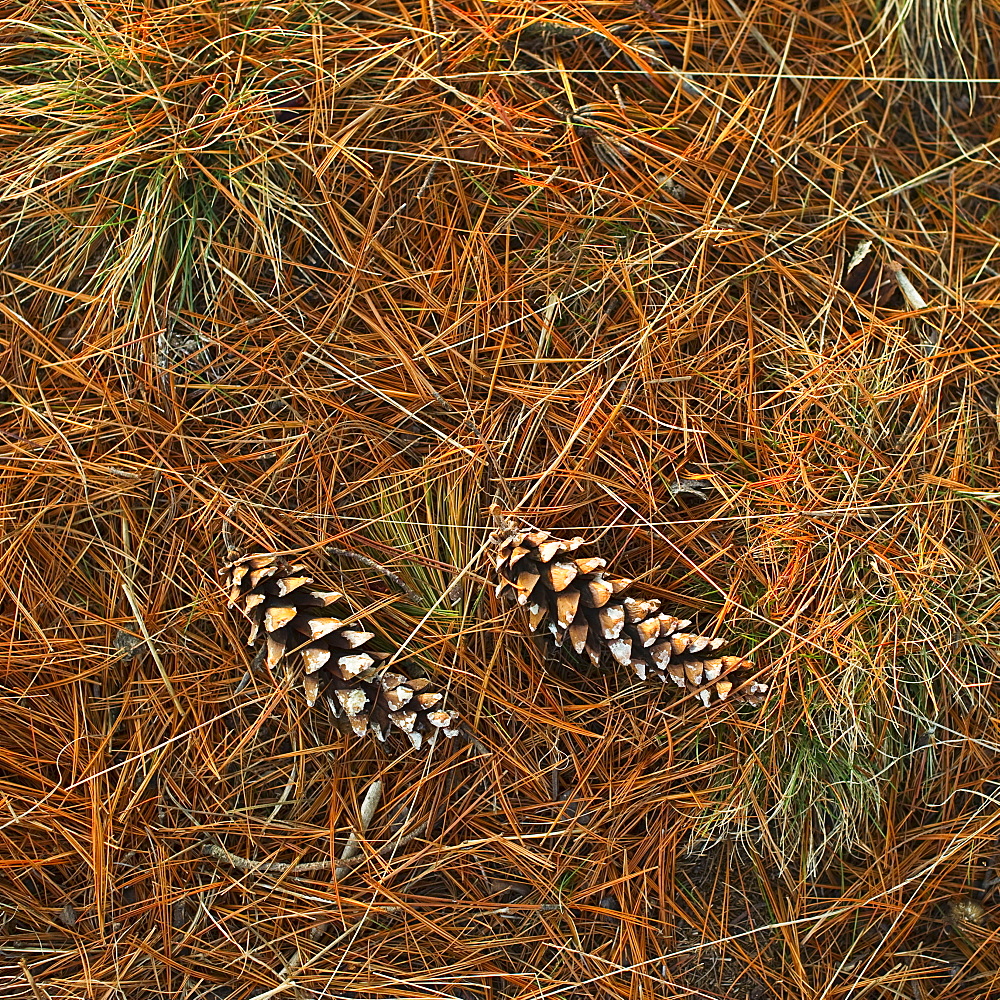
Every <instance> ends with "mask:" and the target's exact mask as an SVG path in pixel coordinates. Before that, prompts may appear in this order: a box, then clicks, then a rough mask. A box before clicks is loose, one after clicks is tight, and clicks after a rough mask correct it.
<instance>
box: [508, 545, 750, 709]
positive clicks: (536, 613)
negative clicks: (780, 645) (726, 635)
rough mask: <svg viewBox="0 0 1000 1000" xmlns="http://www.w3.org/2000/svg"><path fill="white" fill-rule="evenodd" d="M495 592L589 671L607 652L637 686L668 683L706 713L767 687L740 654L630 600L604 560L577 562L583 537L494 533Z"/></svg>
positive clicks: (654, 605)
mask: <svg viewBox="0 0 1000 1000" xmlns="http://www.w3.org/2000/svg"><path fill="white" fill-rule="evenodd" d="M493 539H494V541H495V543H496V549H495V566H496V571H497V575H498V577H499V582H498V584H497V594H498V595H499V596H501V597H505V598H507V599H509V600H512V601H514V602H516V603H517V604H519V605H521V606H522V607H524V608H525V609H526V610H527V614H528V628H529V629H530V630H531V631H532V632H534V633H540V634H547V635H549V636H550V637H551V638H552V640H553V641H554V643H555V645H556V646H557V647H562V646H563V645H566V644H568V645H569V646H570V647H572V649H573V651H574V652H575V653H577V654H579V655H584V654H585V655H586V656H588V657H589V658H590V660H591V662H592V663H593V664H594V665H595V666H599V665H600V663H601V657H602V653H604V652H607V653H608V654H610V656H611V657H612V658H613V659H614V660H615V661H616V662H618V663H619V664H621V665H622V666H624V667H629V668H630V669H631V670H632V671H633V672H634V673H635V675H636V676H637V677H638V678H639V679H640V680H654V679H655V680H659V681H661V682H664V683H665V682H666V681H668V680H670V681H672V682H673V683H674V684H676V685H677V686H678V687H680V688H683V689H685V690H686V691H689V692H692V693H694V694H696V696H697V697H698V698H699V699H700V700H701V701H702V703H703V704H704V705H705V706H706V707H708V706H710V705H712V704H713V703H716V702H720V701H726V700H732V701H735V700H741V701H748V702H751V703H753V704H759V703H760V702H761V701H762V700H763V695H764V693H765V692H766V691H767V685H766V684H763V683H761V682H759V681H756V680H754V679H753V678H752V674H753V670H754V667H753V664H752V663H750V661H749V660H747V659H745V658H744V657H742V656H717V655H715V654H716V652H717V651H718V650H719V649H721V648H722V647H723V646H725V645H726V640H724V639H718V638H710V637H709V636H704V635H696V634H694V633H692V632H687V631H685V629H687V628H688V627H689V626H690V625H691V622H690V621H686V620H684V619H681V618H675V617H673V616H672V615H669V614H666V613H664V612H662V611H661V610H660V602H659V601H658V600H656V599H655V598H650V599H647V600H641V599H639V598H636V597H633V596H631V595H630V593H629V591H630V588H631V586H632V581H631V580H628V579H625V578H623V577H618V576H607V575H605V573H604V570H605V567H606V566H607V563H606V561H605V560H604V559H598V558H593V557H585V558H581V557H579V556H578V555H577V551H578V550H579V549H580V548H581V547H582V546H583V545H584V544H585V542H584V539H582V538H580V537H574V538H569V539H560V538H554V537H553V536H552V535H550V534H549V533H548V532H546V531H499V532H497V533H495V534H494V535H493Z"/></svg>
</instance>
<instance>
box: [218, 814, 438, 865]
mask: <svg viewBox="0 0 1000 1000" xmlns="http://www.w3.org/2000/svg"><path fill="white" fill-rule="evenodd" d="M426 827H427V824H426V823H421V824H420V825H419V826H417V827H414V828H413V830H412V831H411V832H410V833H407V834H405V835H404V836H400V837H396V839H395V840H392V841H390V842H389V843H388V844H386V845H385V847H383V848H381V849H380V850H379V851H378V852H377V853H376V854H375V855H374V857H376V858H385V857H388V856H389V855H391V854H392V853H393V851H395V850H397V849H398V848H400V847H402V846H403V845H404V844H408V843H409V842H410V841H411V840H416V839H417V837H419V836H420V835H421V834H422V833H423V832H424V830H425V829H426ZM201 851H202V854H205V855H207V856H208V857H210V858H216V859H217V860H219V861H225V862H227V863H228V864H231V865H232V866H233V867H234V868H238V869H239V870H240V871H243V872H261V873H263V874H267V875H282V874H285V873H288V874H291V875H298V874H299V873H300V872H321V871H327V870H328V869H330V868H333V866H334V865H336V866H337V868H338V869H340V868H353V867H354V866H355V865H359V864H361V863H362V862H364V861H368V860H369V858H368V856H367V855H362V856H361V857H359V858H358V857H355V858H349V859H346V860H345V859H343V858H341V859H340V860H338V861H333V860H332V859H329V860H327V861H302V862H299V863H298V864H289V863H287V862H284V861H251V860H250V859H249V858H241V857H240V856H239V855H238V854H233V853H232V852H231V851H227V850H226V849H225V848H224V847H220V846H219V845H218V844H202V848H201Z"/></svg>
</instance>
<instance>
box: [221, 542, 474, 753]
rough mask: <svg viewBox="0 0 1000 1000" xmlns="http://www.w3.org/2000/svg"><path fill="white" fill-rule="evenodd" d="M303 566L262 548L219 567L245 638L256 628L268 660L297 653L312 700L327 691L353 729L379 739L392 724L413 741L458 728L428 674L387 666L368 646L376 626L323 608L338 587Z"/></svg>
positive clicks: (384, 655) (448, 733)
mask: <svg viewBox="0 0 1000 1000" xmlns="http://www.w3.org/2000/svg"><path fill="white" fill-rule="evenodd" d="M304 570H305V566H304V565H298V564H296V565H292V564H291V563H289V562H288V561H287V560H285V559H282V558H280V557H278V556H274V555H272V554H270V553H267V552H258V553H252V554H251V555H247V556H243V557H242V558H241V559H237V560H235V561H234V562H231V563H229V564H228V565H227V566H225V567H224V568H223V569H222V573H223V574H225V575H226V581H227V585H228V587H229V606H230V607H236V608H239V609H240V611H242V612H243V614H244V615H246V617H247V618H249V619H250V622H251V626H252V627H251V630H250V636H249V638H248V640H247V642H248V643H249V644H253V643H254V642H256V641H257V640H258V638H260V636H261V634H262V633H263V636H264V638H265V640H266V643H267V658H266V662H267V665H268V667H270V668H272V669H273V668H274V667H276V666H278V664H279V663H281V661H282V660H283V659H286V658H289V659H295V660H297V661H298V663H299V664H300V665H301V668H302V671H303V673H302V686H303V689H304V691H305V696H306V701H307V702H308V703H309V706H310V707H312V706H313V705H315V704H316V702H317V700H318V699H319V697H320V694H321V693H324V694H326V696H327V699H328V701H329V703H330V706H331V708H332V709H333V711H334V714H335V715H336V716H337V717H338V718H339V717H340V716H341V715H344V716H346V718H347V721H348V722H349V723H350V725H351V728H352V729H353V730H354V732H355V733H357V735H358V736H364V735H365V734H366V733H371V734H372V735H374V736H375V737H376V738H377V739H379V740H384V739H385V738H386V735H387V734H388V733H389V732H390V731H391V729H392V728H393V727H395V728H396V729H399V730H400V731H401V732H403V733H405V734H406V736H407V738H408V739H409V741H410V743H412V744H413V746H414V747H416V748H419V747H420V745H421V744H422V743H423V741H424V739H425V738H433V737H435V736H436V735H437V733H438V732H443V733H444V734H445V736H455V735H457V734H458V718H459V717H458V713H457V712H453V711H450V710H448V709H445V708H444V693H443V692H442V691H439V690H438V689H437V688H436V686H435V685H434V683H433V682H432V681H431V680H429V679H428V678H426V677H410V676H409V675H408V674H407V673H405V672H403V671H404V669H405V668H401V667H400V666H399V665H398V664H395V665H394V669H393V670H391V671H390V670H386V669H385V668H384V667H383V666H382V662H383V661H384V660H386V659H388V657H389V654H388V653H382V652H379V651H377V650H375V649H373V648H372V646H371V640H372V639H374V638H375V633H374V632H373V631H371V630H370V629H369V627H368V626H367V625H366V624H364V623H363V622H352V623H350V624H347V623H345V622H344V621H342V620H341V619H339V618H333V617H330V615H329V612H327V611H326V608H327V607H328V606H329V605H331V604H333V603H334V602H335V601H338V600H339V599H340V598H341V597H343V594H340V593H337V592H336V591H319V590H313V589H311V588H310V587H309V584H310V583H312V582H313V581H312V578H311V577H308V576H305V575H303V571H304Z"/></svg>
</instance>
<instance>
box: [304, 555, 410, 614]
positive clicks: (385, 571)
mask: <svg viewBox="0 0 1000 1000" xmlns="http://www.w3.org/2000/svg"><path fill="white" fill-rule="evenodd" d="M324 551H325V552H326V553H328V554H332V555H336V556H345V557H346V558H348V559H353V560H354V561H355V562H359V563H362V564H363V565H365V566H370V567H371V568H372V569H373V570H375V571H376V572H378V573H381V574H382V576H384V577H385V578H386V579H387V580H389V581H391V582H392V583H394V584H395V585H396V586H397V587H399V589H400V590H401V591H403V593H404V594H406V595H407V596H408V597H412V598H413V600H414V601H415V602H416V603H417V605H418V606H419V605H421V604H423V603H424V602H423V598H422V597H421V596H420V595H419V594H418V593H417V592H416V591H415V590H413V588H412V587H408V586H407V585H406V584H405V583H404V582H403V581H402V580H401V579H400V578H399V577H398V576H397V575H396V574H395V573H393V571H392V570H391V569H389V568H388V567H386V566H383V565H382V564H381V563H377V562H375V560H374V559H369V558H368V556H363V555H362V554H361V553H360V552H352V551H351V550H350V549H341V548H338V547H337V546H336V545H327V546H325V547H324Z"/></svg>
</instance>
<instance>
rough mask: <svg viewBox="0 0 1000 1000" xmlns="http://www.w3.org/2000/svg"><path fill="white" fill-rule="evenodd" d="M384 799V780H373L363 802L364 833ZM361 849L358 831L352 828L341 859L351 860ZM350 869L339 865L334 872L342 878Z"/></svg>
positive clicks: (362, 830) (362, 820) (335, 876)
mask: <svg viewBox="0 0 1000 1000" xmlns="http://www.w3.org/2000/svg"><path fill="white" fill-rule="evenodd" d="M381 800H382V782H381V781H373V782H372V784H371V786H370V787H369V789H368V791H367V792H366V793H365V797H364V800H363V801H362V803H361V826H360V831H361V833H364V832H365V831H366V830H367V829H368V826H369V824H370V823H371V821H372V817H373V816H374V815H375V810H376V809H378V804H379V802H381ZM360 850H361V842H360V839H359V837H358V831H357V830H352V831H351V835H350V837H348V838H347V843H346V844H345V845H344V850H343V852H342V853H341V855H340V860H341V861H342V862H343V861H349V860H350V859H351V858H353V857H354V855H355V854H357V853H358V851H360ZM347 871H348V869H347V868H346V867H345V866H343V865H338V866H337V870H336V871H335V872H334V878H341V877H342V876H344V875H346V874H347Z"/></svg>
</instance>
